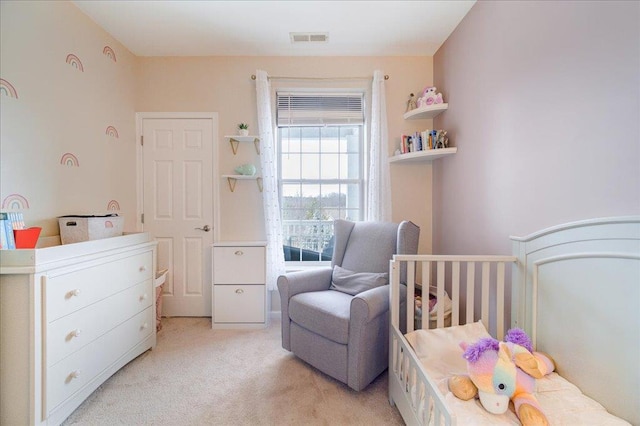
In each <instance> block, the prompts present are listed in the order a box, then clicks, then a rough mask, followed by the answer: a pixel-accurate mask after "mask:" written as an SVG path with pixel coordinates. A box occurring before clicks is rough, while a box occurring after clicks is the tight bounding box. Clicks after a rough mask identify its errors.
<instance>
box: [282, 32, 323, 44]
mask: <svg viewBox="0 0 640 426" xmlns="http://www.w3.org/2000/svg"><path fill="white" fill-rule="evenodd" d="M289 36H290V37H291V43H318V42H320V43H326V42H328V41H329V33H289Z"/></svg>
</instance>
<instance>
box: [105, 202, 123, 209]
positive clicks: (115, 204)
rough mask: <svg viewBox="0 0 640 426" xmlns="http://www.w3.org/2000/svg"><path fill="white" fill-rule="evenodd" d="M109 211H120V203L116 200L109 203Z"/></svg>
mask: <svg viewBox="0 0 640 426" xmlns="http://www.w3.org/2000/svg"><path fill="white" fill-rule="evenodd" d="M107 210H112V211H119V210H120V203H118V202H117V201H116V200H111V201H109V204H107Z"/></svg>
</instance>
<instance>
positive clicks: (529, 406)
mask: <svg viewBox="0 0 640 426" xmlns="http://www.w3.org/2000/svg"><path fill="white" fill-rule="evenodd" d="M460 347H462V349H463V350H464V354H463V357H464V359H466V360H467V371H468V373H469V376H468V377H467V376H454V377H452V378H450V379H449V388H450V389H451V392H452V393H453V394H454V395H455V396H456V397H458V398H460V399H463V400H468V399H471V398H474V397H475V396H476V394H477V395H478V396H479V398H480V403H481V404H482V406H483V407H484V408H485V409H486V410H487V411H488V412H490V413H493V414H502V413H504V412H506V411H507V409H508V408H509V401H513V404H514V408H515V412H516V415H517V416H518V418H519V419H520V421H521V422H522V424H523V425H525V426H532V425H547V424H548V422H547V419H546V417H545V415H544V413H543V412H542V410H541V408H540V405H539V404H538V401H537V400H536V398H535V396H534V395H533V392H534V389H535V380H536V379H537V378H541V377H543V376H545V375H547V374H549V373H551V372H552V371H553V370H554V368H555V367H554V364H553V360H552V359H551V358H550V357H549V356H548V355H546V354H543V353H541V352H533V349H532V344H531V340H530V339H529V337H528V336H527V335H526V334H525V332H524V331H522V330H521V329H518V328H516V329H511V330H509V331H508V332H507V335H506V336H505V341H504V342H499V341H498V340H496V339H493V338H484V339H480V340H479V341H477V342H476V343H474V344H472V345H468V344H467V343H464V342H463V343H461V344H460Z"/></svg>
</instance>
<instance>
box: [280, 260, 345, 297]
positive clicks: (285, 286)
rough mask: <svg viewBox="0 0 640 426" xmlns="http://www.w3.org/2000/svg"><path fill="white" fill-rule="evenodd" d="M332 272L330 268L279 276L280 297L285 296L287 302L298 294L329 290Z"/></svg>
mask: <svg viewBox="0 0 640 426" xmlns="http://www.w3.org/2000/svg"><path fill="white" fill-rule="evenodd" d="M332 272H333V269H332V268H331V267H326V268H318V269H311V270H308V271H296V272H289V273H288V274H284V275H280V276H279V277H278V291H279V292H280V297H284V296H286V299H287V300H289V299H290V298H291V297H292V296H295V295H296V294H298V293H306V292H309V291H322V290H329V287H330V286H331V273H332Z"/></svg>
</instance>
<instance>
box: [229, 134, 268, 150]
mask: <svg viewBox="0 0 640 426" xmlns="http://www.w3.org/2000/svg"><path fill="white" fill-rule="evenodd" d="M225 138H227V139H229V143H230V144H231V150H232V151H233V155H236V153H237V152H238V145H239V144H240V142H253V145H254V146H255V147H256V152H257V153H258V155H260V138H259V137H257V136H251V135H249V136H239V135H230V136H225Z"/></svg>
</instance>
